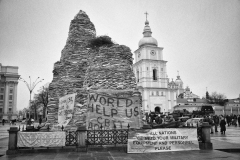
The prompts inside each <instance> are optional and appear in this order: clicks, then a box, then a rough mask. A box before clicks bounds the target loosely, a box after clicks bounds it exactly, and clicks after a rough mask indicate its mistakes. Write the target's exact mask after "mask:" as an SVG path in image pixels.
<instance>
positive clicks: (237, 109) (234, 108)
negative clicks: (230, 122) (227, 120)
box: [224, 95, 240, 115]
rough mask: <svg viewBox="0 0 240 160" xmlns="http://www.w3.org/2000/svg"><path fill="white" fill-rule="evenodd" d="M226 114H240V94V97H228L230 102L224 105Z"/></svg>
mask: <svg viewBox="0 0 240 160" xmlns="http://www.w3.org/2000/svg"><path fill="white" fill-rule="evenodd" d="M224 107H225V108H224V114H225V115H231V114H233V115H240V95H239V98H235V99H228V102H226V103H225V105H224Z"/></svg>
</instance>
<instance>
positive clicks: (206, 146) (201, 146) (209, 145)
mask: <svg viewBox="0 0 240 160" xmlns="http://www.w3.org/2000/svg"><path fill="white" fill-rule="evenodd" d="M199 149H201V150H212V149H213V145H212V143H211V142H207V143H203V142H199Z"/></svg>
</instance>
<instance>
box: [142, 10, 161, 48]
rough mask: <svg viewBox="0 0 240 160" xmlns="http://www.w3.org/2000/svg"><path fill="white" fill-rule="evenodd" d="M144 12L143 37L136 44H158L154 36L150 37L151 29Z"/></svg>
mask: <svg viewBox="0 0 240 160" xmlns="http://www.w3.org/2000/svg"><path fill="white" fill-rule="evenodd" d="M144 14H146V21H145V26H144V29H143V38H142V39H141V40H140V41H139V43H138V46H139V47H141V46H143V45H153V46H158V42H157V40H156V39H155V38H153V37H152V31H151V28H150V26H149V22H148V20H147V18H148V17H147V16H148V13H147V12H145V13H144Z"/></svg>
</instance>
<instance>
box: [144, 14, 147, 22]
mask: <svg viewBox="0 0 240 160" xmlns="http://www.w3.org/2000/svg"><path fill="white" fill-rule="evenodd" d="M144 14H146V21H147V15H148V13H147V12H145V13H144Z"/></svg>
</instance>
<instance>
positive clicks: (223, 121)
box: [220, 117, 227, 134]
mask: <svg viewBox="0 0 240 160" xmlns="http://www.w3.org/2000/svg"><path fill="white" fill-rule="evenodd" d="M226 124H227V123H226V121H225V119H224V118H223V117H221V121H220V128H221V134H225V132H226Z"/></svg>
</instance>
